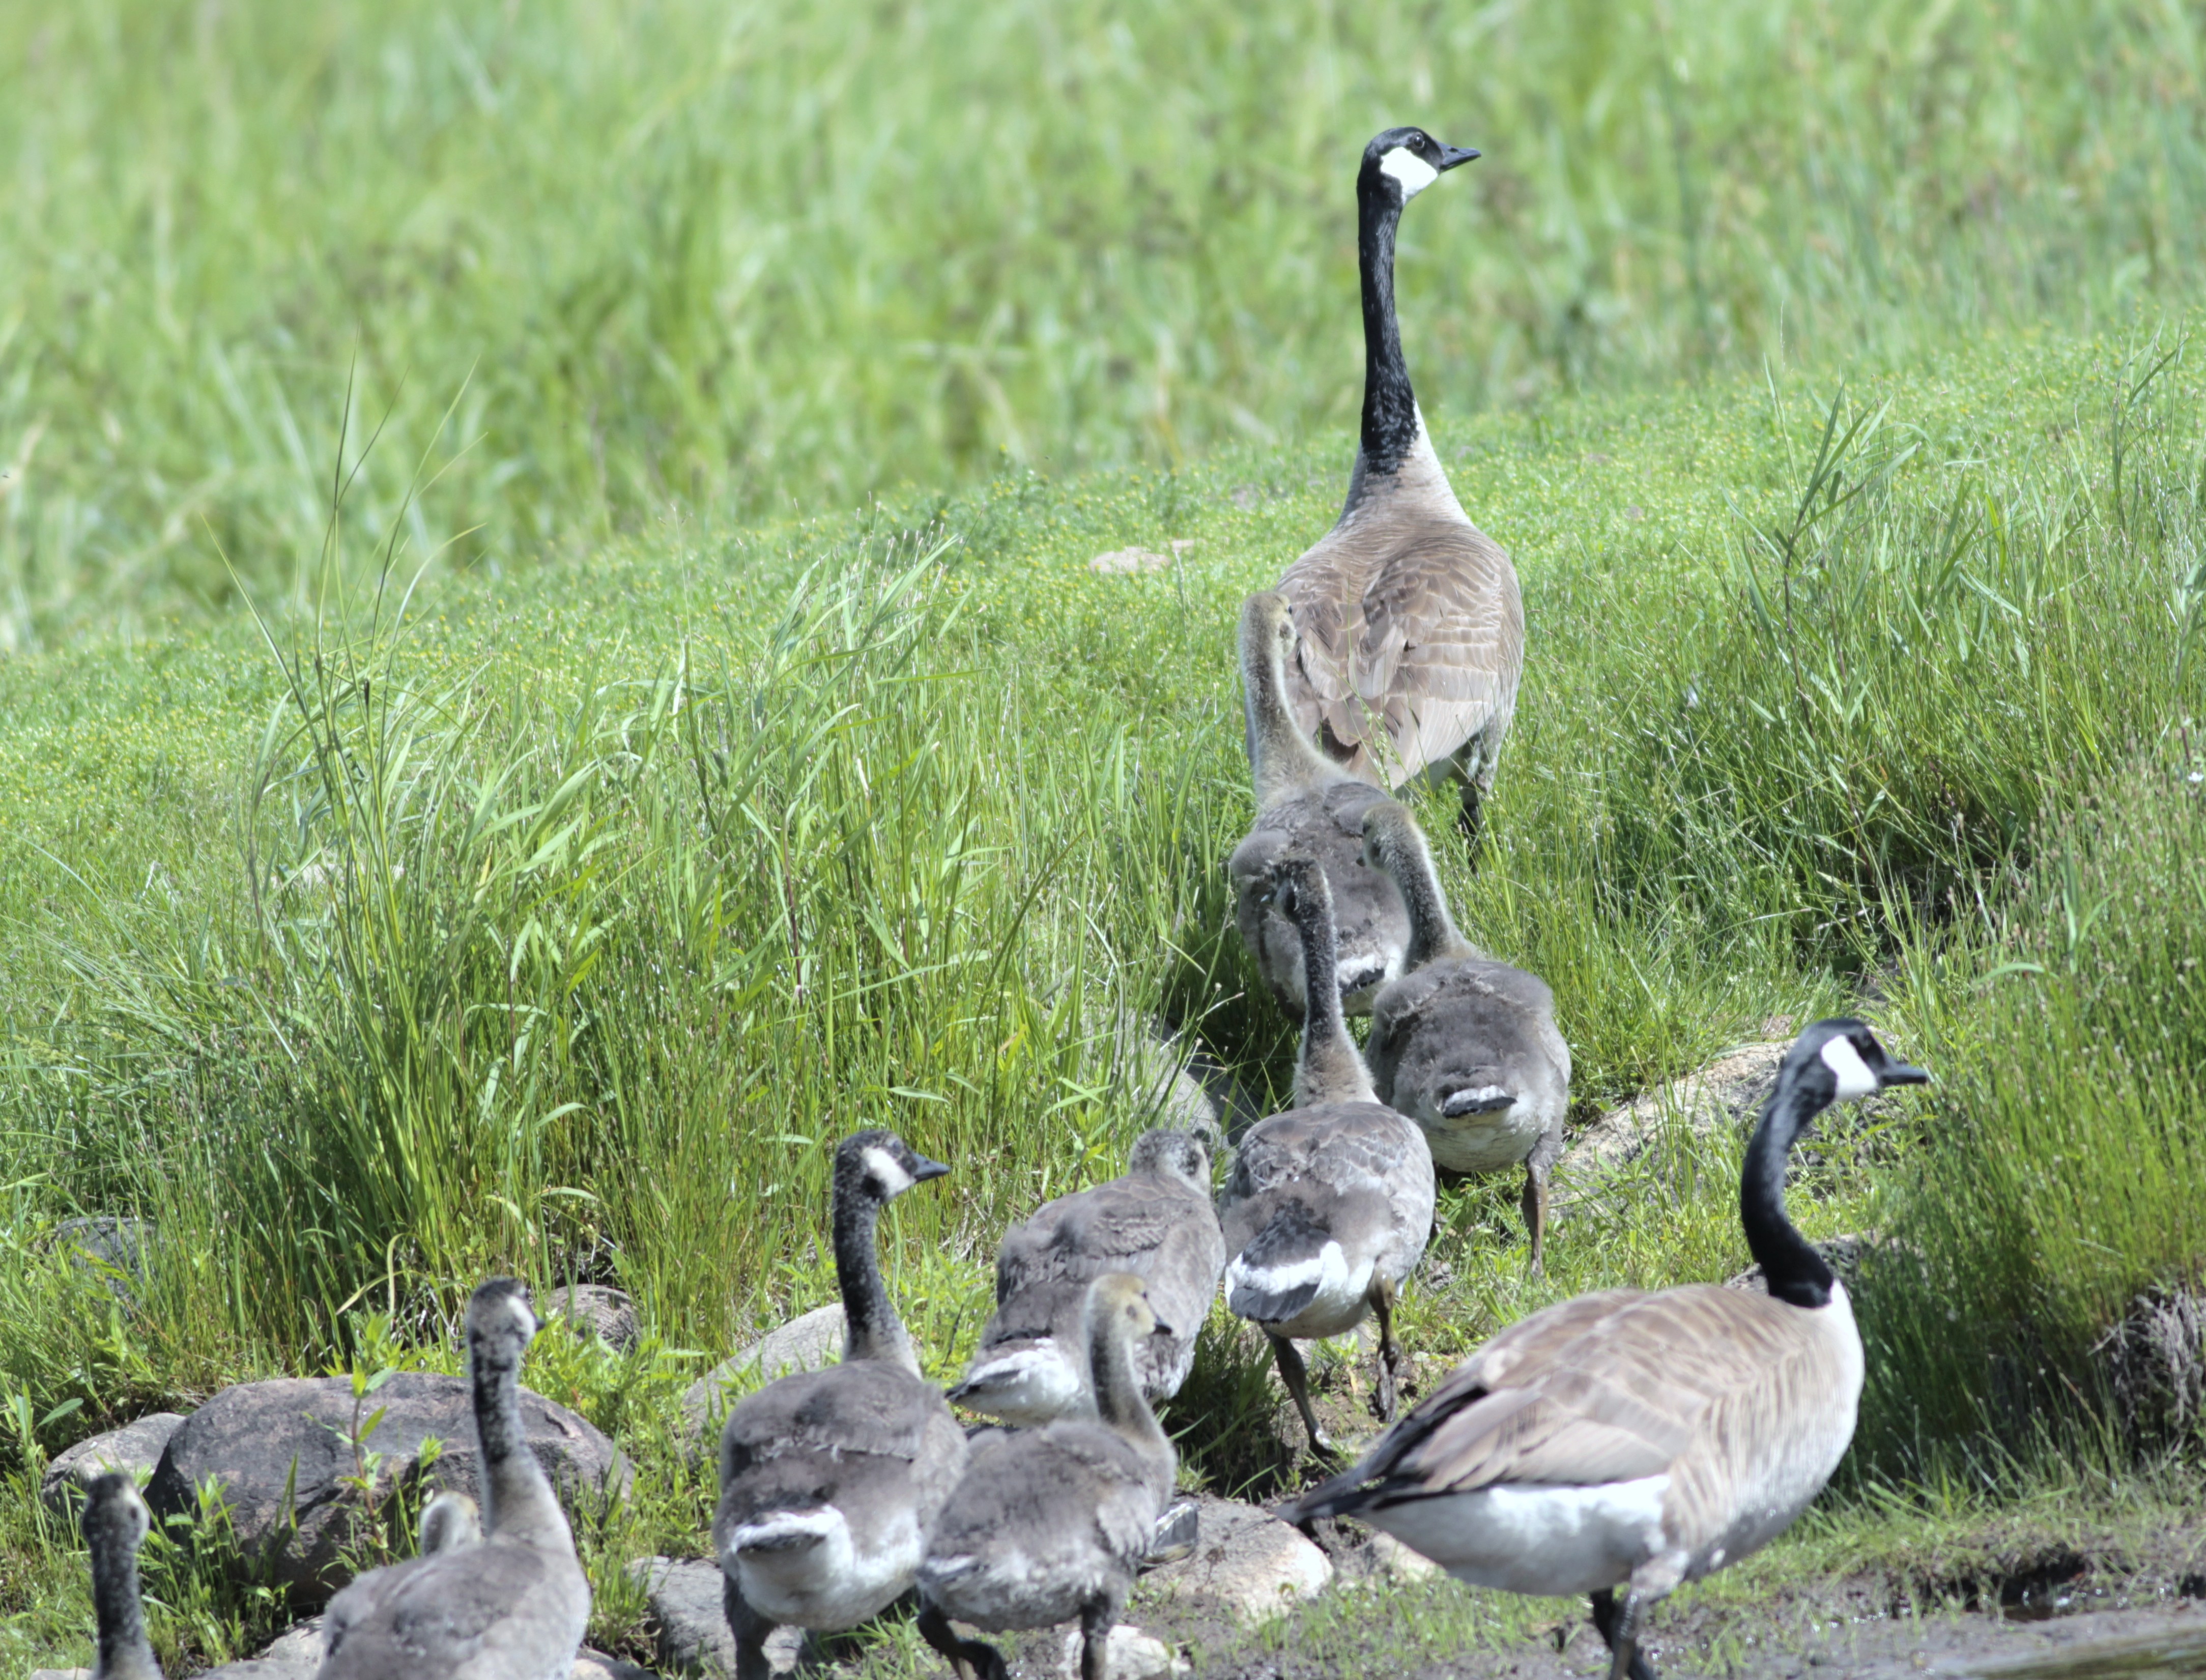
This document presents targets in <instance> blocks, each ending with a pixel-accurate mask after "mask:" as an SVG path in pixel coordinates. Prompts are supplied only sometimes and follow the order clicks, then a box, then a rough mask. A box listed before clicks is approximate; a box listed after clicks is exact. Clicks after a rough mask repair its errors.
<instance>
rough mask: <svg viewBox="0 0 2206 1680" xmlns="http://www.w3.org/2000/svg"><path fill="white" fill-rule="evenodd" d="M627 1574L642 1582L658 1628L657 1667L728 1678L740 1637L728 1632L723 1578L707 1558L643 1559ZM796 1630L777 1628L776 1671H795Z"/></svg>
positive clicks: (772, 1659) (772, 1660)
mask: <svg viewBox="0 0 2206 1680" xmlns="http://www.w3.org/2000/svg"><path fill="white" fill-rule="evenodd" d="M628 1567H629V1575H631V1576H634V1577H635V1579H636V1580H637V1581H638V1582H641V1584H642V1587H643V1594H644V1601H645V1602H646V1603H647V1605H649V1606H650V1607H651V1619H652V1622H653V1623H654V1624H655V1625H656V1626H657V1628H658V1629H659V1667H660V1668H662V1669H664V1670H665V1671H666V1672H667V1673H669V1674H696V1675H707V1676H710V1677H713V1680H720V1677H724V1676H730V1675H732V1674H734V1673H735V1671H736V1636H735V1635H733V1634H732V1633H730V1632H729V1631H728V1612H727V1608H726V1600H725V1599H724V1596H723V1588H724V1580H725V1577H724V1576H722V1575H721V1573H720V1566H719V1565H718V1564H716V1563H714V1562H713V1561H712V1559H711V1558H637V1559H636V1560H635V1562H634V1563H633V1564H629V1566H628ZM803 1640H804V1635H803V1634H802V1632H801V1631H800V1630H799V1629H796V1628H776V1629H774V1630H773V1632H772V1635H770V1636H769V1637H768V1638H767V1640H766V1662H767V1664H768V1665H770V1666H771V1667H772V1670H773V1671H774V1672H775V1673H776V1674H787V1673H790V1672H793V1671H795V1669H796V1663H797V1658H798V1655H799V1653H800V1652H801V1651H802V1648H803Z"/></svg>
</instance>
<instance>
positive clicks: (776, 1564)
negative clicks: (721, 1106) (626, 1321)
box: [712, 1130, 965, 1680]
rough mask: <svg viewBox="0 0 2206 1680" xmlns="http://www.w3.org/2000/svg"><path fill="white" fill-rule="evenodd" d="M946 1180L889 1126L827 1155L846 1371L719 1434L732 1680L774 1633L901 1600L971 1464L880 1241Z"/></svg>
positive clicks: (855, 1619) (782, 1383)
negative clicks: (926, 1374)
mask: <svg viewBox="0 0 2206 1680" xmlns="http://www.w3.org/2000/svg"><path fill="white" fill-rule="evenodd" d="M947 1171H950V1169H949V1168H948V1167H946V1166H945V1165H942V1163H941V1162H939V1161H930V1160H928V1159H927V1158H926V1157H925V1156H923V1155H920V1154H916V1153H914V1152H913V1151H912V1149H911V1148H910V1147H909V1145H907V1144H906V1143H905V1142H904V1141H903V1139H902V1138H900V1137H898V1136H897V1135H896V1134H895V1133H894V1132H890V1131H879V1130H874V1131H863V1132H859V1133H856V1134H855V1135H852V1136H850V1137H848V1138H845V1139H844V1141H843V1143H842V1145H841V1147H838V1149H837V1150H836V1152H835V1182H834V1192H833V1194H834V1235H835V1276H836V1280H837V1282H838V1284H840V1285H841V1288H842V1291H843V1312H844V1343H843V1362H842V1363H841V1364H840V1365H831V1366H829V1367H826V1369H825V1370H820V1371H808V1372H801V1373H797V1374H796V1375H793V1376H787V1377H783V1378H781V1379H778V1380H777V1381H775V1382H772V1383H769V1384H767V1385H766V1386H765V1387H764V1388H762V1389H760V1391H758V1392H757V1393H756V1394H754V1395H752V1396H751V1397H749V1398H748V1399H747V1400H745V1401H743V1402H742V1403H741V1404H740V1405H738V1406H737V1407H736V1409H734V1410H733V1411H732V1412H730V1413H729V1415H728V1421H727V1425H726V1427H725V1428H724V1429H723V1431H722V1432H721V1435H720V1504H719V1509H718V1511H717V1512H716V1513H715V1514H714V1516H713V1518H712V1550H713V1552H714V1554H715V1555H716V1556H717V1557H718V1558H719V1560H720V1568H721V1570H722V1571H723V1572H724V1574H725V1575H726V1576H727V1586H726V1588H725V1590H724V1605H725V1608H726V1611H727V1617H728V1628H729V1630H730V1632H731V1633H733V1634H734V1635H735V1638H736V1680H766V1675H767V1674H768V1673H769V1672H770V1668H769V1665H768V1664H767V1661H766V1635H768V1634H770V1633H772V1631H773V1629H774V1628H775V1627H776V1626H794V1627H800V1628H806V1629H812V1630H814V1631H815V1632H831V1631H834V1630H836V1629H844V1628H853V1627H856V1625H857V1624H858V1623H861V1622H862V1621H864V1620H865V1619H866V1618H867V1617H870V1616H875V1615H878V1614H879V1613H880V1611H883V1610H885V1609H886V1608H887V1607H888V1606H890V1605H891V1604H892V1603H893V1602H895V1600H897V1599H899V1598H901V1597H902V1596H903V1594H905V1593H907V1592H909V1590H910V1588H911V1583H912V1576H913V1574H914V1572H915V1570H917V1569H918V1568H919V1560H920V1556H921V1550H922V1546H923V1542H924V1539H925V1536H926V1534H927V1527H928V1525H929V1524H930V1523H932V1522H933V1520H934V1515H935V1513H936V1512H937V1511H938V1510H940V1509H941V1508H942V1502H943V1501H944V1500H945V1499H946V1498H949V1497H950V1490H951V1488H953V1487H955V1486H957V1478H958V1475H959V1474H960V1473H961V1472H962V1471H963V1469H964V1467H965V1432H964V1431H963V1430H962V1429H960V1428H959V1427H957V1421H956V1420H955V1419H953V1418H952V1417H951V1415H950V1407H949V1405H948V1403H946V1402H945V1400H944V1399H943V1397H942V1391H941V1390H940V1389H939V1388H937V1387H936V1386H935V1385H933V1384H932V1383H930V1382H927V1381H926V1380H925V1379H923V1378H921V1375H920V1373H919V1358H918V1355H916V1354H915V1353H914V1352H913V1351H912V1345H911V1338H910V1337H909V1336H908V1335H907V1334H906V1333H905V1332H904V1327H903V1320H901V1319H899V1318H898V1317H897V1310H896V1308H895V1305H894V1304H893V1303H892V1302H891V1301H890V1300H889V1292H888V1287H887V1285H886V1284H884V1283H883V1282H882V1280H881V1267H880V1260H879V1255H878V1254H877V1253H876V1252H875V1247H876V1245H875V1241H874V1229H875V1227H876V1225H877V1224H879V1220H880V1215H881V1209H883V1208H884V1207H885V1206H888V1205H889V1203H891V1201H893V1200H896V1199H897V1197H898V1196H900V1195H902V1194H903V1193H904V1192H905V1191H906V1190H909V1189H911V1188H912V1186H913V1185H915V1184H923V1183H926V1182H927V1180H928V1179H930V1178H939V1177H941V1176H942V1175H943V1174H944V1173H945V1172H947Z"/></svg>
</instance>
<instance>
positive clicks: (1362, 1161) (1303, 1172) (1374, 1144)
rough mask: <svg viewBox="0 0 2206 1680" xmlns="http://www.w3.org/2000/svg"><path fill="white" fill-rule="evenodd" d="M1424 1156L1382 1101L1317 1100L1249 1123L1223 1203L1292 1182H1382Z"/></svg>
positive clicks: (1418, 1135) (1342, 1185)
mask: <svg viewBox="0 0 2206 1680" xmlns="http://www.w3.org/2000/svg"><path fill="white" fill-rule="evenodd" d="M1420 1158H1422V1160H1423V1163H1424V1167H1425V1171H1427V1172H1428V1173H1429V1172H1430V1171H1431V1154H1430V1151H1429V1149H1428V1147H1427V1145H1426V1143H1425V1135H1424V1134H1423V1133H1422V1131H1420V1130H1419V1129H1417V1127H1416V1123H1414V1122H1412V1121H1410V1119H1409V1118H1408V1117H1405V1116H1404V1115H1400V1114H1398V1113H1396V1112H1395V1111H1393V1110H1392V1109H1391V1108H1388V1107H1386V1105H1384V1104H1383V1103H1321V1104H1318V1105H1315V1106H1314V1107H1310V1108H1297V1109H1289V1110H1287V1111H1285V1112H1284V1113H1280V1114H1274V1115H1273V1116H1272V1117H1269V1118H1268V1119H1265V1120H1261V1121H1259V1122H1258V1123H1256V1124H1255V1125H1254V1126H1252V1127H1251V1128H1249V1132H1248V1135H1246V1136H1245V1137H1243V1139H1242V1141H1241V1147H1240V1150H1239V1152H1238V1153H1237V1154H1236V1155H1235V1157H1234V1161H1233V1171H1232V1174H1231V1177H1229V1178H1228V1180H1227V1186H1226V1200H1228V1201H1229V1202H1230V1201H1233V1200H1241V1199H1243V1198H1245V1197H1248V1196H1251V1195H1260V1194H1263V1193H1264V1192H1265V1191H1267V1190H1269V1189H1274V1188H1276V1187H1278V1186H1280V1185H1283V1184H1285V1183H1291V1182H1293V1181H1295V1180H1298V1179H1315V1180H1316V1181H1317V1182H1318V1183H1321V1184H1324V1185H1326V1186H1327V1188H1329V1189H1334V1190H1337V1191H1343V1192H1345V1191H1350V1190H1356V1189H1367V1188H1370V1187H1374V1186H1378V1185H1383V1184H1385V1183H1388V1182H1389V1181H1391V1180H1392V1179H1393V1178H1395V1177H1398V1176H1399V1175H1401V1174H1402V1173H1404V1171H1410V1172H1414V1171H1416V1166H1417V1164H1418V1161H1419V1159H1420Z"/></svg>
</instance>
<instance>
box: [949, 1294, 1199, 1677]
mask: <svg viewBox="0 0 2206 1680" xmlns="http://www.w3.org/2000/svg"><path fill="white" fill-rule="evenodd" d="M1083 1316H1084V1326H1083V1328H1084V1333H1085V1340H1086V1343H1087V1347H1088V1361H1089V1363H1090V1365H1091V1366H1092V1367H1093V1373H1092V1381H1093V1387H1094V1395H1095V1415H1094V1416H1093V1417H1083V1418H1067V1419H1060V1420H1059V1421H1057V1422H1055V1423H1051V1424H1047V1425H1045V1426H1044V1427H1041V1428H1040V1429H1030V1430H1022V1431H1017V1432H1015V1433H995V1434H992V1435H989V1436H986V1437H984V1438H983V1439H982V1440H981V1443H980V1444H979V1445H976V1446H975V1448H974V1451H973V1461H972V1464H971V1467H970V1468H969V1469H968V1470H967V1471H966V1474H965V1479H964V1480H963V1481H961V1482H959V1483H958V1484H957V1492H954V1493H952V1494H951V1496H950V1503H949V1504H947V1505H945V1507H944V1508H943V1511H942V1515H941V1516H940V1517H939V1518H938V1519H937V1520H936V1522H935V1525H934V1529H933V1533H932V1534H930V1535H929V1537H928V1539H927V1560H926V1561H925V1562H924V1563H922V1564H921V1565H920V1567H919V1595H920V1611H919V1630H920V1632H921V1635H923V1636H924V1637H925V1638H926V1640H927V1643H928V1644H930V1645H932V1646H933V1647H934V1648H935V1649H936V1650H937V1651H939V1652H940V1653H942V1654H943V1655H944V1656H945V1657H947V1658H948V1659H950V1664H951V1667H952V1668H953V1669H954V1670H955V1671H957V1674H958V1676H959V1677H960V1680H1005V1676H1006V1674H1007V1672H1008V1671H1007V1670H1006V1669H1005V1666H1004V1659H1003V1657H1002V1656H1001V1655H1000V1654H999V1653H998V1652H997V1650H996V1648H995V1647H993V1646H992V1645H988V1644H987V1643H984V1642H983V1641H980V1640H977V1639H975V1640H967V1639H960V1638H959V1637H958V1636H957V1634H956V1633H954V1632H952V1631H951V1626H950V1621H951V1617H956V1618H957V1620H959V1621H961V1622H968V1623H972V1624H973V1625H974V1626H975V1627H977V1628H980V1629H983V1630H984V1631H986V1632H989V1633H998V1632H1001V1631H1004V1630H1005V1629H1012V1628H1047V1627H1054V1626H1056V1625H1057V1624H1058V1623H1060V1622H1068V1621H1070V1620H1071V1619H1073V1618H1074V1617H1078V1618H1079V1620H1080V1631H1081V1635H1082V1648H1081V1662H1080V1672H1081V1680H1103V1675H1104V1665H1105V1655H1106V1652H1107V1651H1108V1649H1109V1644H1110V1637H1111V1628H1112V1623H1115V1622H1116V1621H1117V1620H1118V1611H1119V1609H1120V1608H1121V1606H1124V1604H1125V1602H1126V1594H1127V1592H1128V1591H1129V1589H1130V1588H1131V1587H1132V1586H1133V1582H1134V1571H1135V1570H1136V1567H1137V1566H1138V1564H1140V1562H1141V1560H1142V1554H1143V1553H1144V1552H1147V1551H1148V1547H1149V1545H1150V1541H1151V1537H1152V1534H1153V1533H1154V1527H1155V1523H1156V1520H1157V1513H1158V1512H1159V1511H1160V1510H1163V1509H1164V1506H1165V1502H1166V1499H1168V1498H1170V1497H1171V1495H1172V1477H1173V1474H1174V1473H1175V1471H1176V1470H1177V1469H1178V1455H1177V1454H1175V1453H1174V1452H1173V1451H1172V1442H1171V1440H1170V1439H1168V1438H1167V1437H1166V1434H1165V1432H1164V1430H1163V1429H1162V1428H1161V1427H1159V1426H1158V1423H1157V1420H1156V1415H1155V1414H1154V1413H1153V1412H1152V1411H1150V1409H1149V1404H1148V1401H1146V1400H1144V1399H1143V1398H1142V1385H1141V1381H1140V1379H1139V1378H1138V1377H1137V1376H1136V1373H1135V1363H1134V1357H1135V1356H1134V1349H1136V1347H1138V1346H1139V1345H1140V1344H1142V1343H1144V1342H1147V1341H1148V1340H1150V1339H1152V1338H1153V1337H1155V1336H1156V1335H1157V1334H1159V1333H1160V1332H1161V1333H1164V1334H1172V1333H1175V1332H1178V1331H1180V1330H1182V1329H1183V1328H1184V1326H1178V1325H1166V1324H1163V1323H1160V1321H1159V1320H1158V1318H1157V1315H1156V1312H1155V1310H1154V1307H1153V1306H1152V1305H1151V1302H1150V1299H1149V1296H1148V1290H1147V1288H1146V1287H1145V1285H1144V1284H1143V1283H1142V1279H1141V1278H1136V1277H1135V1276H1133V1275H1132V1274H1130V1273H1128V1272H1106V1273H1104V1274H1103V1276H1101V1277H1100V1278H1096V1279H1095V1281H1094V1283H1092V1284H1089V1285H1088V1292H1087V1300H1086V1302H1085V1310H1084V1315H1083Z"/></svg>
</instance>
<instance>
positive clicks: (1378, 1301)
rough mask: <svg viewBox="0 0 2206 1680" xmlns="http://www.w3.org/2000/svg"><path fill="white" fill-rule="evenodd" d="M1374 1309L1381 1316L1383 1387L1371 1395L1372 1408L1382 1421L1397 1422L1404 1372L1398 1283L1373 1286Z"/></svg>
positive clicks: (1380, 1349) (1381, 1382) (1381, 1379)
mask: <svg viewBox="0 0 2206 1680" xmlns="http://www.w3.org/2000/svg"><path fill="white" fill-rule="evenodd" d="M1371 1310H1372V1311H1373V1312H1374V1313H1375V1314H1378V1315H1379V1386H1378V1391H1377V1392H1375V1393H1374V1395H1373V1396H1372V1397H1371V1409H1372V1411H1373V1412H1374V1414H1376V1415H1377V1416H1378V1419H1379V1421H1380V1422H1381V1423H1392V1421H1394V1407H1395V1403H1396V1397H1397V1390H1396V1379H1397V1377H1398V1375H1399V1374H1400V1367H1401V1363H1402V1344H1401V1343H1399V1342H1397V1341H1396V1340H1395V1339H1394V1286H1393V1284H1390V1283H1387V1282H1385V1281H1384V1280H1383V1279H1382V1280H1378V1281H1374V1283H1373V1284H1372V1285H1371Z"/></svg>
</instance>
